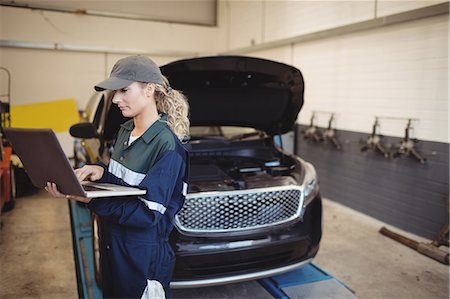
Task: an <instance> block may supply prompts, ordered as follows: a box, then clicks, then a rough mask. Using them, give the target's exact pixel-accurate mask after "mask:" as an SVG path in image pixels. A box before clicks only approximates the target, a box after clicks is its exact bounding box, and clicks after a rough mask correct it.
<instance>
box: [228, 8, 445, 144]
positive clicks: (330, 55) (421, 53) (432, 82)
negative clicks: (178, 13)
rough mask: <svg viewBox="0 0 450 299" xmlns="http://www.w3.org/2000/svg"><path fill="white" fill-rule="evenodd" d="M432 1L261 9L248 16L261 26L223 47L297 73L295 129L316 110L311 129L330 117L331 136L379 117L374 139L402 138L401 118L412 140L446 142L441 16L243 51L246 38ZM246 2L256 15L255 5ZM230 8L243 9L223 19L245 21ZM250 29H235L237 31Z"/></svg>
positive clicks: (367, 127)
mask: <svg viewBox="0 0 450 299" xmlns="http://www.w3.org/2000/svg"><path fill="white" fill-rule="evenodd" d="M438 2H442V1H378V2H377V6H375V5H374V4H375V2H373V1H351V2H350V1H346V2H341V1H336V2H331V1H330V2H327V1H319V2H313V1H297V2H295V1H294V2H292V1H290V2H285V1H269V2H264V3H263V4H262V6H263V9H256V10H255V11H261V14H260V15H255V14H250V15H249V16H248V17H249V18H250V17H251V18H253V19H254V20H253V21H254V22H256V23H258V22H262V23H263V24H264V26H263V27H261V28H258V29H253V31H252V33H250V32H245V34H240V32H238V31H232V33H231V37H230V40H231V41H234V43H230V45H235V46H236V48H243V49H245V51H244V52H243V53H244V54H245V55H249V56H256V57H262V58H267V59H272V60H276V61H280V62H284V63H287V64H292V65H294V66H296V67H298V68H299V69H300V70H301V71H302V73H303V75H304V79H305V105H304V107H303V109H302V111H301V112H300V115H299V119H298V122H299V123H301V124H309V122H310V118H311V115H312V111H319V113H318V114H317V119H316V124H318V125H319V126H321V127H326V126H327V125H328V120H329V117H330V114H328V113H323V112H330V113H336V115H335V123H334V125H335V127H336V128H337V129H341V130H349V131H356V132H371V130H372V125H373V122H374V120H375V116H380V117H386V118H385V119H380V128H379V129H380V133H381V134H383V135H391V136H398V137H403V135H404V129H405V127H406V123H407V120H406V119H403V118H416V119H418V120H417V121H414V122H413V127H414V130H413V136H411V137H415V138H418V139H421V140H429V141H438V142H447V143H448V142H449V130H448V126H449V124H448V118H449V107H448V105H449V102H448V71H449V68H448V34H449V19H448V15H443V16H436V17H430V18H425V19H420V20H412V21H409V22H405V23H400V24H396V25H390V26H382V27H377V28H375V29H371V30H363V31H358V32H355V33H349V34H344V35H339V36H336V37H325V38H320V39H314V40H311V41H306V42H298V43H293V44H290V45H284V46H277V47H276V48H268V49H265V50H260V51H251V50H248V49H249V48H246V47H248V46H249V40H250V39H251V38H252V37H257V36H262V38H260V39H259V40H261V44H264V43H269V42H273V41H276V40H277V38H278V39H279V40H282V39H286V38H292V37H295V36H302V35H304V34H309V33H314V32H318V31H320V30H325V29H330V28H334V27H339V26H342V25H348V24H351V23H354V22H358V21H364V20H370V19H371V18H374V17H375V16H376V15H378V16H379V15H388V14H392V13H398V12H401V11H405V10H406V11H407V10H410V9H416V8H420V7H423V6H427V5H432V4H436V3H438ZM251 3H252V4H251V5H253V6H254V7H255V8H257V7H259V6H258V5H261V1H252V2H251ZM235 5H236V7H239V6H242V4H235V2H234V1H232V2H230V6H231V9H230V13H231V14H239V16H237V15H236V16H234V17H230V18H229V20H230V21H231V22H239V21H238V20H240V19H241V18H243V17H244V15H245V13H244V12H243V11H239V10H236V9H232V7H233V6H235ZM247 5H249V4H248V3H247ZM333 12H334V13H333ZM261 20H262V21H261ZM250 22H252V20H249V19H247V20H246V21H245V22H241V24H242V27H245V26H244V24H247V23H250ZM239 27H240V26H239V23H235V24H230V25H229V28H239ZM245 28H247V29H251V28H252V27H245ZM233 32H235V33H234V34H236V35H237V36H238V37H233ZM255 40H258V39H255ZM230 50H231V49H230ZM392 118H400V119H392Z"/></svg>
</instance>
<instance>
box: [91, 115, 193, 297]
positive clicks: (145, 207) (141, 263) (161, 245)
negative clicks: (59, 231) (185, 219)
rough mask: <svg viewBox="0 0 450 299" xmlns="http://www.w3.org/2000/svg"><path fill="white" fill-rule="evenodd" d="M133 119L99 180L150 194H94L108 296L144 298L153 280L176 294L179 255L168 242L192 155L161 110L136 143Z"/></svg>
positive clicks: (125, 129)
mask: <svg viewBox="0 0 450 299" xmlns="http://www.w3.org/2000/svg"><path fill="white" fill-rule="evenodd" d="M133 128H134V123H133V120H129V121H127V122H125V123H124V124H122V125H121V128H120V130H119V133H118V137H117V139H116V142H115V145H114V150H113V153H112V156H111V160H110V163H109V165H108V167H107V169H106V166H105V165H103V167H104V168H105V172H104V175H103V177H102V178H101V179H100V180H99V182H109V183H115V184H122V185H129V186H139V188H141V189H146V190H147V193H146V195H145V196H144V195H143V196H128V197H114V198H103V199H93V200H91V202H90V203H89V204H88V207H89V208H90V209H91V211H93V212H94V213H96V214H97V215H98V216H99V217H100V220H101V221H100V236H101V242H100V259H101V270H102V271H101V272H102V289H103V296H104V297H105V298H141V296H142V293H143V292H144V289H145V287H146V285H147V279H150V280H157V281H159V282H160V283H161V284H162V286H163V288H164V291H165V293H166V297H168V298H170V297H171V293H170V288H169V283H170V280H171V277H172V271H173V268H174V265H175V255H174V252H173V250H172V248H171V246H170V244H169V243H168V238H169V234H170V232H171V231H172V228H173V222H174V217H175V214H176V213H177V212H178V211H179V210H180V209H181V207H182V206H183V203H184V199H185V195H186V191H187V183H186V182H187V167H188V162H187V159H188V156H187V152H186V150H185V148H184V147H183V145H182V144H181V142H180V141H179V140H178V138H177V137H176V136H175V135H174V134H173V132H172V131H171V130H170V129H169V127H168V126H167V116H166V115H165V114H160V119H159V120H157V121H155V122H154V123H153V124H152V125H151V126H150V128H148V129H147V131H146V132H145V133H144V134H143V135H141V136H140V137H139V138H138V139H136V140H135V141H133V142H132V143H131V144H130V145H129V144H128V140H129V137H130V134H131V131H132V130H133Z"/></svg>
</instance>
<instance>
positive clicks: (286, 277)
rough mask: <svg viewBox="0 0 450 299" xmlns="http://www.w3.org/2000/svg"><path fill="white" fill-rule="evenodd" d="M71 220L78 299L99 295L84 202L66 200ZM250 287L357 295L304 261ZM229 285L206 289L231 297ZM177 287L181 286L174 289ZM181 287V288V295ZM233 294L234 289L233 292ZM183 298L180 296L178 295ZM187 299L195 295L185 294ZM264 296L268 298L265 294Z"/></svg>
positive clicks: (278, 294)
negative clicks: (301, 266) (294, 267)
mask: <svg viewBox="0 0 450 299" xmlns="http://www.w3.org/2000/svg"><path fill="white" fill-rule="evenodd" d="M69 209H70V221H71V228H72V240H73V249H74V255H75V269H76V275H77V284H78V295H79V297H80V298H88V299H92V298H102V291H101V288H100V287H99V285H98V284H97V281H96V279H95V276H94V275H95V274H94V272H95V271H94V259H93V256H94V255H93V250H94V249H93V246H92V241H93V233H92V231H93V229H92V218H91V213H90V211H89V209H88V208H87V207H86V205H85V204H81V203H78V202H75V201H69ZM246 284H248V285H249V286H250V287H253V288H255V285H256V288H258V289H257V290H258V294H266V293H268V294H269V295H268V296H273V297H274V298H280V299H288V298H300V297H301V298H342V299H347V298H348V299H355V298H356V296H355V295H354V294H353V292H352V291H351V290H350V289H349V288H348V287H346V286H345V285H344V284H342V283H341V282H339V281H338V280H337V279H336V278H334V277H333V276H331V275H330V274H328V273H326V272H325V271H324V270H322V269H320V268H319V267H318V266H316V265H314V264H307V265H306V266H304V267H303V268H300V269H297V270H294V271H291V272H288V273H284V274H281V275H277V276H273V277H270V278H265V279H260V280H258V281H257V283H256V281H251V282H247V283H246ZM230 288H232V286H215V287H211V288H209V290H214V294H215V295H217V292H218V290H219V292H221V293H222V292H223V297H224V298H232V295H230V296H227V294H228V293H229V292H230ZM177 290H180V289H177ZM183 291H184V290H180V292H179V293H181V294H182V292H183ZM185 291H186V292H194V293H195V292H197V289H195V288H194V289H185ZM198 292H199V293H200V294H201V295H199V296H196V297H197V298H210V297H213V296H208V288H206V289H203V290H201V291H198ZM234 293H236V291H234ZM180 296H181V297H183V296H182V295H180ZM187 297H189V298H195V297H193V296H192V294H191V295H190V296H187ZM265 298H267V297H265Z"/></svg>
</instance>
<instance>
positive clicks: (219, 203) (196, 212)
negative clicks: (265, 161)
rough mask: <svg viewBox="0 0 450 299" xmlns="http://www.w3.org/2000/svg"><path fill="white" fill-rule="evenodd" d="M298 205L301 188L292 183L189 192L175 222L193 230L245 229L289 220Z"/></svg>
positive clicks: (300, 200)
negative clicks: (265, 186)
mask: <svg viewBox="0 0 450 299" xmlns="http://www.w3.org/2000/svg"><path fill="white" fill-rule="evenodd" d="M302 206H303V192H302V188H301V187H299V186H295V185H290V186H280V187H269V188H258V189H250V190H237V191H220V192H199V193H190V194H188V195H187V196H186V201H185V203H184V206H183V208H182V209H181V211H180V212H179V213H178V214H177V216H176V217H175V224H176V225H177V227H178V228H179V229H180V230H181V231H185V232H189V233H194V234H195V233H217V232H233V231H240V230H249V229H255V228H261V227H266V226H271V225H276V224H281V223H286V222H289V221H291V220H293V219H295V218H297V217H299V216H300V215H301V210H302Z"/></svg>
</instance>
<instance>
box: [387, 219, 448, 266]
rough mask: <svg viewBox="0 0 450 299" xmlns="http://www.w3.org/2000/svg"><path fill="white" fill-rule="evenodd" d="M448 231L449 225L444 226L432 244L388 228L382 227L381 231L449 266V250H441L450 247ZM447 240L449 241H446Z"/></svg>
mask: <svg viewBox="0 0 450 299" xmlns="http://www.w3.org/2000/svg"><path fill="white" fill-rule="evenodd" d="M448 230H449V229H448V224H447V225H444V227H443V228H442V229H441V231H440V232H439V235H438V236H437V237H436V239H435V240H434V241H433V242H431V243H423V242H417V241H415V240H412V239H410V238H407V237H405V236H402V235H400V234H397V233H394V232H393V231H391V230H389V229H387V228H386V227H382V228H381V229H380V233H381V234H382V235H385V236H387V237H389V238H391V239H394V240H395V241H397V242H400V243H402V244H403V245H406V246H408V247H410V248H412V249H414V250H416V251H418V252H420V253H421V254H423V255H426V256H428V257H429V258H432V259H434V260H436V261H438V262H441V263H443V264H446V265H448V264H449V252H448V250H446V251H444V250H441V249H439V246H440V245H446V246H448ZM445 238H447V239H446V240H445Z"/></svg>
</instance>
